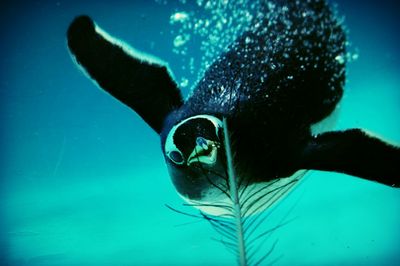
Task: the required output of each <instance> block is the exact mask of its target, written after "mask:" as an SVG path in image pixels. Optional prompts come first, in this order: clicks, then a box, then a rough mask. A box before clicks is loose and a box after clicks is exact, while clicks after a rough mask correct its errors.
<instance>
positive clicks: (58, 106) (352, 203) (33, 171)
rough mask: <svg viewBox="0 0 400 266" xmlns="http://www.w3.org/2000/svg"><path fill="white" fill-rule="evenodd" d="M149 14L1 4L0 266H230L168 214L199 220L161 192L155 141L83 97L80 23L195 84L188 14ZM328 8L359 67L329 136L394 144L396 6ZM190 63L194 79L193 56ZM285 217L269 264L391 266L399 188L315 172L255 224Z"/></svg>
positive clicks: (398, 238) (399, 227) (126, 5)
mask: <svg viewBox="0 0 400 266" xmlns="http://www.w3.org/2000/svg"><path fill="white" fill-rule="evenodd" d="M157 2H158V3H157ZM157 2H153V1H144V0H143V1H119V2H118V1H117V3H114V4H111V3H109V4H107V3H105V1H104V2H96V1H86V2H85V3H79V4H78V3H69V2H64V1H34V2H31V3H23V2H21V3H18V2H16V3H14V4H10V3H9V4H1V5H2V6H0V7H1V9H0V10H1V11H0V12H1V16H0V25H1V26H0V33H1V36H2V41H1V42H0V47H1V50H2V51H3V53H2V57H1V58H0V69H1V72H0V73H1V74H0V75H1V76H0V78H1V79H0V82H1V86H0V93H1V99H2V100H1V101H2V104H1V113H0V115H1V121H2V130H1V147H2V149H1V153H0V155H1V157H0V158H1V161H0V164H1V169H2V171H1V181H0V182H1V183H0V185H1V186H0V189H1V191H0V192H1V194H0V215H1V216H0V218H1V220H0V225H1V227H0V229H1V231H0V233H1V234H0V250H1V251H0V256H1V260H0V262H1V263H0V264H1V265H234V264H235V262H236V260H235V257H234V256H233V255H232V254H230V253H229V252H228V250H227V249H225V248H224V246H223V245H221V243H218V242H216V241H213V240H212V239H211V238H212V237H214V238H218V234H217V233H216V232H215V231H214V230H213V228H212V227H211V226H210V225H209V224H208V223H207V222H206V221H200V220H197V219H193V218H190V217H186V216H183V215H180V214H177V213H175V212H172V211H171V210H169V209H168V208H166V207H165V204H168V205H171V206H174V207H176V208H178V209H181V210H188V211H189V212H195V210H191V209H190V208H189V207H184V206H182V203H183V202H182V200H181V199H180V198H179V196H178V195H177V194H176V192H175V189H174V187H173V186H172V184H171V182H170V180H169V176H168V173H167V169H166V167H165V164H164V161H163V158H162V154H161V152H160V147H159V138H158V136H157V135H156V134H155V133H154V132H153V131H152V130H151V129H150V128H149V127H148V126H147V125H146V124H145V123H144V122H143V121H142V120H141V119H140V118H139V117H138V116H137V115H136V114H135V113H133V112H132V111H130V110H129V109H128V108H126V107H125V106H122V105H121V104H120V103H119V102H117V101H116V100H114V99H112V98H111V97H109V96H108V95H107V94H105V93H103V92H102V91H101V90H99V89H97V88H96V87H95V86H93V83H92V82H90V81H89V80H88V79H87V78H86V77H85V76H84V75H83V74H82V73H80V72H79V71H78V69H77V67H75V66H74V64H73V63H72V61H71V58H70V56H69V53H68V50H67V47H66V39H65V32H66V29H67V27H68V25H69V23H70V22H71V20H72V19H73V18H74V17H75V16H76V15H79V14H88V15H90V16H92V17H93V19H95V20H96V21H97V23H98V24H99V25H100V26H101V27H102V28H104V29H105V30H106V31H107V32H109V33H110V34H112V35H113V36H116V37H118V38H121V39H123V40H125V41H126V42H127V43H129V44H131V45H132V46H133V47H135V48H137V49H139V50H142V51H146V52H148V53H152V54H155V55H156V56H158V57H160V58H162V59H163V60H165V61H167V62H169V65H170V67H171V69H172V71H173V72H174V74H175V77H176V78H177V80H179V81H181V80H182V79H185V78H187V79H188V80H189V84H192V83H193V81H194V80H195V79H196V74H197V71H194V72H193V71H192V72H191V71H190V70H189V67H186V68H182V66H184V64H185V63H188V62H189V61H190V60H188V58H189V57H188V56H186V57H185V58H186V59H185V60H183V59H182V55H181V54H178V53H177V52H176V51H175V52H174V51H173V50H174V48H176V47H174V45H173V43H174V42H173V41H174V39H175V38H176V34H177V30H176V25H171V24H170V23H169V21H170V16H171V14H173V13H174V12H176V11H180V10H193V9H195V8H196V4H194V3H191V2H190V1H187V2H188V3H186V4H182V3H181V2H180V3H178V2H177V1H176V2H173V1H168V3H167V4H163V3H160V2H164V1H157ZM336 2H337V3H338V4H339V8H338V9H339V11H340V13H341V14H344V15H345V17H346V19H345V24H346V25H347V28H348V30H349V36H350V40H351V42H352V43H353V45H352V47H353V49H354V50H355V51H356V54H357V55H359V58H358V59H357V60H355V61H354V62H352V63H350V64H349V66H348V73H349V74H348V82H347V86H346V94H345V97H344V99H343V101H342V105H341V114H340V118H339V120H338V125H337V128H338V129H344V128H350V127H361V128H364V129H367V130H369V131H371V132H374V133H375V134H377V135H378V136H381V137H383V138H385V139H387V140H390V141H392V142H394V143H397V144H400V117H399V115H398V114H399V113H400V76H399V73H400V51H399V48H398V47H399V43H400V41H399V37H398V26H399V25H400V23H399V19H398V18H397V17H396V16H397V14H396V10H397V9H396V5H395V4H393V3H390V2H389V1H379V3H378V1H375V2H368V1H367V2H365V1H362V2H361V1H359V2H358V1H352V2H351V3H348V2H349V1H347V2H346V1H336ZM171 29H172V30H174V32H171ZM190 51H192V50H188V52H190ZM193 51H194V52H193V53H191V54H190V57H193V58H194V59H195V66H197V67H198V66H199V65H200V63H199V62H200V58H201V57H202V56H203V53H202V52H201V51H200V50H196V49H195V48H193ZM189 89H190V85H188V86H184V88H183V92H184V94H185V95H186V94H187V93H188V92H189ZM288 213H289V214H288ZM285 217H287V219H290V220H291V222H290V223H288V224H286V225H285V226H283V227H281V228H279V229H278V230H276V231H275V232H274V233H273V234H272V235H271V237H270V238H269V239H268V240H267V243H266V246H267V247H268V245H269V246H271V245H273V243H274V242H275V241H276V240H278V242H277V244H276V246H275V249H274V251H273V253H272V254H271V255H270V257H268V258H267V260H265V264H267V263H269V262H273V261H276V264H277V265H321V264H323V265H339V264H340V265H399V264H400V191H399V190H396V189H392V188H389V187H385V186H382V185H379V184H375V183H372V182H367V181H363V180H360V179H357V178H354V177H350V176H346V175H342V174H333V173H322V172H317V171H313V172H311V173H310V174H308V176H307V177H306V178H305V180H304V181H303V182H302V183H301V184H300V185H299V186H298V188H297V189H296V190H295V191H294V192H293V193H292V194H291V195H289V197H287V198H286V199H285V200H284V201H282V202H281V204H279V206H277V208H276V209H275V210H274V212H273V213H272V215H271V216H270V219H268V220H267V221H266V222H265V223H264V224H263V225H262V226H263V227H265V228H266V229H268V228H271V227H274V226H276V225H277V224H279V223H281V222H282V219H284V218H285Z"/></svg>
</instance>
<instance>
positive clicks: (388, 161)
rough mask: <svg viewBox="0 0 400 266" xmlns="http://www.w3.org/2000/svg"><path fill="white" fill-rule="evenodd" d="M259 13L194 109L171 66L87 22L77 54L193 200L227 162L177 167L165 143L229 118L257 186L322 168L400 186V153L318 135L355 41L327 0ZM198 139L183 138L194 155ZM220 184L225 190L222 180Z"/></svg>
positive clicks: (197, 95)
mask: <svg viewBox="0 0 400 266" xmlns="http://www.w3.org/2000/svg"><path fill="white" fill-rule="evenodd" d="M259 14H261V15H259V16H256V17H255V19H254V21H253V23H252V26H251V27H250V29H249V30H248V31H246V32H244V33H243V34H242V35H240V36H239V37H238V39H237V40H236V41H235V42H234V43H233V44H232V45H231V46H230V47H229V48H228V49H227V51H226V52H225V53H223V54H221V55H220V56H219V57H218V58H217V59H216V60H215V62H214V63H213V64H212V65H211V66H210V67H209V68H208V69H207V70H206V71H205V74H204V77H203V78H202V79H201V80H200V81H199V82H198V83H197V85H196V87H195V88H194V90H193V92H192V94H191V95H190V96H189V98H188V99H187V100H185V101H184V100H183V99H182V96H181V93H180V91H179V89H178V88H177V85H176V83H175V82H174V81H173V79H172V78H171V75H170V74H169V72H168V70H167V68H166V67H165V66H163V65H160V64H158V63H155V62H152V61H149V60H146V59H143V58H140V56H139V55H131V54H129V53H127V52H126V51H125V50H124V49H123V48H122V47H121V46H119V45H118V44H116V43H114V42H113V41H111V40H108V39H107V38H105V37H104V36H103V35H102V34H101V33H99V32H98V31H96V27H95V24H94V23H93V21H92V20H91V19H90V18H89V17H87V16H81V17H77V18H76V19H75V20H74V21H73V22H72V24H71V26H70V28H69V29H68V33H67V34H68V46H69V49H70V50H71V52H72V54H73V55H74V56H75V59H76V61H77V62H78V63H79V64H80V65H82V66H83V67H84V68H85V70H86V71H87V72H88V73H89V75H90V76H91V77H92V78H93V79H95V80H96V82H97V83H98V84H99V86H100V87H102V88H103V89H104V90H106V91H107V92H109V93H110V94H111V95H112V96H114V97H115V98H117V99H118V100H120V101H122V102H123V103H125V104H126V105H128V106H129V107H131V108H132V109H133V110H134V111H135V112H137V113H138V114H139V115H140V116H141V117H142V118H143V119H144V120H145V121H146V122H147V123H148V124H149V125H150V126H151V127H152V128H153V129H154V130H155V131H156V132H157V133H158V134H160V137H161V144H162V150H163V153H164V156H165V157H166V162H167V165H168V166H169V169H170V173H171V177H172V179H173V181H174V184H175V186H176V187H177V189H178V191H179V192H180V193H181V194H182V195H184V196H187V197H189V198H196V199H199V198H201V197H202V193H203V192H204V191H203V190H204V189H205V186H206V185H205V183H206V182H210V180H209V178H203V177H201V176H202V175H204V168H205V171H208V173H212V171H214V172H217V173H223V172H224V171H225V170H224V167H222V165H221V164H218V163H217V164H216V166H205V167H204V168H202V169H200V170H201V171H200V170H199V169H196V167H190V166H188V165H185V164H182V165H177V164H175V163H173V162H171V160H169V159H168V158H170V157H168V156H167V154H166V153H167V151H166V150H165V144H166V139H167V137H168V135H169V134H170V133H171V130H172V129H173V127H174V126H176V125H177V124H179V123H181V122H182V121H185V120H186V119H189V118H191V117H194V116H197V115H211V116H213V117H216V118H218V119H220V120H222V119H223V118H224V117H225V118H226V119H227V121H228V123H229V128H230V134H231V140H232V150H233V151H234V153H235V168H236V171H237V173H238V175H239V176H247V178H249V179H248V180H250V182H253V183H258V182H268V181H272V180H275V179H279V178H285V177H289V176H291V175H293V174H294V173H295V172H296V171H297V170H300V169H317V170H324V171H336V172H342V173H348V174H351V175H355V176H359V177H361V178H366V179H370V180H375V181H378V182H380V183H383V184H386V185H391V186H397V187H398V186H400V177H399V176H400V174H399V173H400V149H399V148H398V147H395V146H393V145H390V144H388V143H386V142H384V141H382V140H379V139H377V138H374V137H372V136H369V135H367V134H365V133H364V132H363V131H361V130H359V129H353V130H348V131H336V132H328V133H322V134H320V135H317V136H314V135H313V134H312V132H311V129H310V127H311V125H313V124H315V123H317V122H320V121H322V120H324V119H325V118H327V117H328V116H329V115H330V114H331V113H332V112H333V111H334V110H335V108H336V106H337V104H338V103H339V101H340V99H341V98H342V95H343V86H344V83H345V61H346V59H345V57H346V55H345V54H346V35H345V32H344V30H343V27H342V25H341V23H340V22H339V21H338V19H337V16H335V14H333V12H332V11H331V9H330V8H329V7H328V5H327V4H326V3H325V1H322V0H308V1H274V2H273V4H266V5H265V6H263V7H262V10H260V12H259ZM200 120H203V121H202V122H201V123H204V122H205V121H206V120H204V119H203V118H201V119H198V120H191V121H190V123H189V124H187V125H190V126H191V127H192V128H195V129H196V130H197V129H198V130H197V131H198V132H201V130H202V126H201V125H200V124H199V123H200ZM196 130H192V131H193V132H194V133H193V132H192V133H189V132H188V134H186V135H187V136H186V135H185V134H184V135H185V136H186V137H187V138H189V140H190V141H191V143H193V147H195V145H196V144H195V143H196V137H198V136H196ZM217 135H218V134H217ZM210 136H211V135H210ZM219 137H221V136H212V137H210V139H209V140H210V141H212V143H213V145H214V143H217V142H218V141H223V138H222V137H221V138H220V139H219ZM182 143H184V141H183V142H182ZM182 143H181V144H179V143H177V145H178V146H179V145H183V144H182ZM210 143H211V142H210ZM210 145H211V144H210ZM210 147H211V146H210ZM184 148H186V149H187V150H189V151H190V150H192V147H190V148H188V147H187V145H185V147H183V148H182V150H184ZM188 153H189V152H183V153H182V154H179V153H174V158H177V160H180V159H181V158H178V157H179V156H181V157H182V158H186V159H187V157H188V156H189V154H188ZM178 155H179V156H178ZM221 156H222V155H219V157H218V159H219V160H222V161H223V156H222V157H221ZM215 178H218V177H215ZM211 181H213V182H217V185H218V181H216V179H213V180H211ZM203 186H204V188H203Z"/></svg>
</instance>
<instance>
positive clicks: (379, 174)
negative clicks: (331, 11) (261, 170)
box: [300, 129, 400, 188]
mask: <svg viewBox="0 0 400 266" xmlns="http://www.w3.org/2000/svg"><path fill="white" fill-rule="evenodd" d="M300 168H302V169H310V170H311V169H314V170H322V171H332V172H340V173H345V174H349V175H353V176H357V177H360V178H364V179H368V180H372V181H376V182H379V183H381V184H385V185H388V186H392V187H397V188H399V187H400V147H396V146H393V145H391V144H389V143H386V142H384V141H383V140H381V139H378V138H376V137H373V136H371V135H369V134H367V133H365V132H364V131H362V130H360V129H350V130H346V131H336V132H327V133H323V134H320V135H318V136H315V137H314V138H313V139H312V140H310V141H309V143H308V144H307V146H306V148H305V149H304V151H303V154H302V156H301V159H300Z"/></svg>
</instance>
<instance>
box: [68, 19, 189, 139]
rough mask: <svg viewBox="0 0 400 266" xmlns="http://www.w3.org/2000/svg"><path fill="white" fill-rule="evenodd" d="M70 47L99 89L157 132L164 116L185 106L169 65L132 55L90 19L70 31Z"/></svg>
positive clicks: (74, 23) (76, 23) (81, 20)
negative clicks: (130, 109) (125, 106)
mask: <svg viewBox="0 0 400 266" xmlns="http://www.w3.org/2000/svg"><path fill="white" fill-rule="evenodd" d="M67 35H68V47H69V49H70V51H71V53H72V54H73V55H74V56H75V58H76V61H77V62H78V63H79V64H80V65H82V66H83V67H84V68H85V70H86V71H87V72H88V74H89V75H90V76H91V77H92V78H93V79H94V80H96V82H97V83H98V84H99V86H100V87H102V88H103V89H104V90H106V91H107V92H108V93H110V94H111V95H112V96H114V97H115V98H117V99H118V100H120V101H121V102H123V103H124V104H126V105H127V106H129V107H130V108H132V109H133V110H134V111H136V112H137V113H138V114H139V115H140V116H141V117H142V118H143V119H144V120H145V121H146V122H147V123H148V124H149V125H150V126H151V127H152V128H153V129H154V130H155V131H156V132H157V133H160V132H161V130H162V126H163V121H164V119H165V117H166V116H167V115H168V114H169V113H170V112H171V111H173V110H174V109H176V108H178V107H180V106H181V105H182V104H183V99H182V95H181V92H180V91H179V89H178V87H177V85H176V83H175V82H174V80H173V79H172V77H171V75H170V74H169V72H168V69H167V67H166V66H163V65H161V64H158V63H155V62H152V61H151V60H146V59H145V58H143V57H142V56H140V55H139V54H138V55H131V52H127V50H126V49H123V48H122V45H119V44H117V43H114V42H113V41H112V40H111V38H110V37H107V36H105V34H104V33H102V31H101V30H100V29H99V28H98V27H97V26H96V25H95V24H94V22H93V21H92V20H91V19H90V18H89V17H88V16H79V17H77V18H75V20H74V21H73V22H72V23H71V25H70V27H69V28H68V32H67Z"/></svg>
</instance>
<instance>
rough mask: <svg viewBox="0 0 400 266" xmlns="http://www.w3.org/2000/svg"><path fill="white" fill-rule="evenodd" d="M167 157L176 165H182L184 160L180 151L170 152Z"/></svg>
mask: <svg viewBox="0 0 400 266" xmlns="http://www.w3.org/2000/svg"><path fill="white" fill-rule="evenodd" d="M168 157H169V158H170V159H171V161H173V162H174V163H176V164H183V162H184V159H183V155H182V153H181V152H180V151H171V152H169V153H168Z"/></svg>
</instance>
